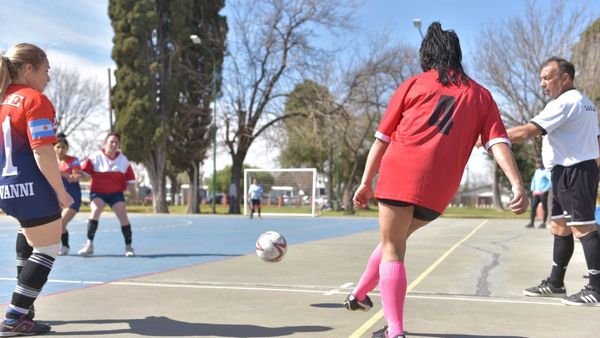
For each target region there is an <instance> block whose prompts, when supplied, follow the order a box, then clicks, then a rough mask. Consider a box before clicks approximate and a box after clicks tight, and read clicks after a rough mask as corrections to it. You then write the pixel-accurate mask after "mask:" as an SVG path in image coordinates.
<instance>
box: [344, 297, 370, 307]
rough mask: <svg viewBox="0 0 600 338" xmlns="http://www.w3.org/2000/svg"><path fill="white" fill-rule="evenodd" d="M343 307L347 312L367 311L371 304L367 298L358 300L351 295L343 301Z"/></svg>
mask: <svg viewBox="0 0 600 338" xmlns="http://www.w3.org/2000/svg"><path fill="white" fill-rule="evenodd" d="M344 307H345V308H346V309H348V310H349V311H356V310H362V311H369V310H371V308H372V307H373V302H372V301H371V298H369V296H365V299H363V300H358V298H356V297H354V295H353V294H349V295H348V297H346V300H345V301H344Z"/></svg>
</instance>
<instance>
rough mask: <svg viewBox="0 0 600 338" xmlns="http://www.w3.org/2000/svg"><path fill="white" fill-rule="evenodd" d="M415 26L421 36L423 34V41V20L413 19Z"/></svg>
mask: <svg viewBox="0 0 600 338" xmlns="http://www.w3.org/2000/svg"><path fill="white" fill-rule="evenodd" d="M413 26H415V28H416V29H418V30H419V34H421V40H423V32H422V31H421V19H419V18H415V19H413Z"/></svg>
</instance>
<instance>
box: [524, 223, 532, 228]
mask: <svg viewBox="0 0 600 338" xmlns="http://www.w3.org/2000/svg"><path fill="white" fill-rule="evenodd" d="M525 227H526V228H533V223H528V224H527V225H525Z"/></svg>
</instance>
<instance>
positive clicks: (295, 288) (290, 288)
mask: <svg viewBox="0 0 600 338" xmlns="http://www.w3.org/2000/svg"><path fill="white" fill-rule="evenodd" d="M0 281H15V278H13V277H0ZM48 283H59V284H82V285H113V286H135V287H148V288H173V289H212V290H215V289H216V290H236V291H262V292H265V291H266V292H296V293H318V294H323V295H325V294H328V295H345V294H346V293H347V292H348V291H347V290H337V289H333V290H330V291H327V292H326V293H324V292H323V290H326V289H328V288H331V286H324V285H289V284H251V283H236V284H232V283H221V282H194V283H190V282H185V281H168V282H162V283H160V282H134V281H118V282H117V281H115V282H108V281H83V280H64V279H49V280H48ZM352 285H353V284H352V283H346V284H344V285H341V286H340V287H339V288H338V289H344V288H348V287H350V286H352ZM76 290H79V289H76ZM76 290H72V291H76ZM331 291H335V292H333V293H331ZM371 297H379V294H378V293H372V294H371ZM406 297H407V298H412V299H432V300H446V301H464V302H480V303H502V304H533V305H555V306H564V304H562V302H561V301H560V299H558V298H557V299H556V301H555V302H552V301H549V300H547V299H545V300H521V299H510V298H493V297H477V296H473V297H469V296H463V295H461V296H452V295H423V294H416V295H411V294H408V295H407V296H406Z"/></svg>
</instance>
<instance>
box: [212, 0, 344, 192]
mask: <svg viewBox="0 0 600 338" xmlns="http://www.w3.org/2000/svg"><path fill="white" fill-rule="evenodd" d="M352 7H353V4H352V3H350V2H347V1H341V0H324V1H318V2H317V1H314V0H311V1H301V0H293V1H282V0H265V1H261V2H248V1H241V0H238V1H232V3H231V7H230V8H232V11H233V14H232V16H231V17H230V21H229V23H230V25H231V26H232V27H231V29H232V30H233V36H234V39H232V40H231V41H230V43H229V51H230V54H229V59H228V60H229V66H230V67H229V68H228V71H227V73H228V74H229V75H230V76H231V79H230V86H228V88H227V99H226V100H225V102H224V106H225V107H222V110H223V113H224V118H223V124H224V137H225V142H224V143H225V145H226V147H227V149H228V150H229V154H230V155H231V158H232V171H231V182H233V183H234V184H235V185H236V187H237V189H238V196H241V195H240V193H239V192H240V178H241V174H242V164H243V163H244V160H245V158H246V155H247V154H248V150H249V149H250V146H251V145H252V143H253V142H254V140H256V139H257V138H258V137H259V136H260V135H261V134H262V133H263V132H265V130H267V129H269V128H270V127H271V126H273V125H274V124H276V123H278V122H279V121H281V120H283V119H285V118H289V117H292V116H293V115H289V114H288V115H284V114H283V113H282V109H281V107H282V106H283V105H282V102H281V100H282V99H283V98H284V97H285V96H286V95H287V94H288V93H289V91H290V88H289V83H297V82H299V81H298V79H300V78H302V74H303V73H306V70H307V69H311V67H314V66H315V65H313V64H311V63H312V62H314V63H315V64H318V62H319V61H321V60H319V58H318V56H319V52H320V51H321V50H320V49H319V48H316V47H314V46H313V45H312V43H311V39H312V38H313V37H314V32H313V29H314V28H316V27H323V28H326V29H337V28H345V27H346V25H347V22H348V21H349V17H350V11H349V9H351V8H352Z"/></svg>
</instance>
